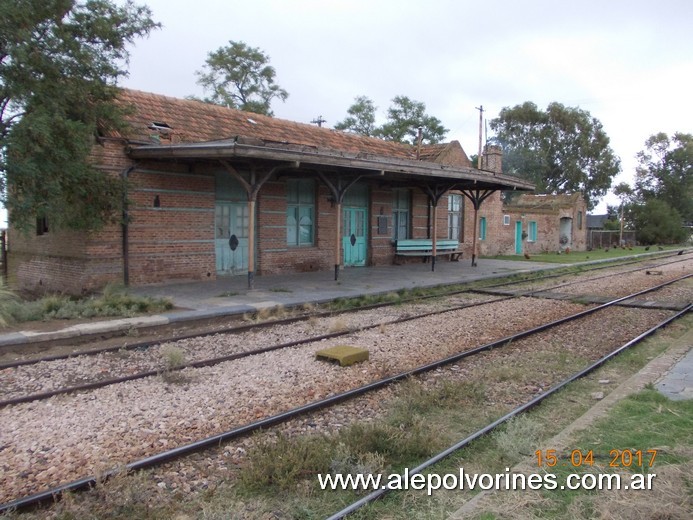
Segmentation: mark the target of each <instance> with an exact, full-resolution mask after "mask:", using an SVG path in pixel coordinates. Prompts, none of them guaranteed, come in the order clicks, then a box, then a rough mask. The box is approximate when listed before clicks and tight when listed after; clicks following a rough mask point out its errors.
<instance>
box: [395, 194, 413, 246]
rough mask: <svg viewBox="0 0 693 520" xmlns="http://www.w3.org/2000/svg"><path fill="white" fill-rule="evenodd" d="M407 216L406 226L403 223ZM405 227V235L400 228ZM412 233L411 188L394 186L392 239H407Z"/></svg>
mask: <svg viewBox="0 0 693 520" xmlns="http://www.w3.org/2000/svg"><path fill="white" fill-rule="evenodd" d="M402 217H404V218H405V222H404V226H402V224H401V220H402ZM402 228H403V229H404V236H400V234H399V230H400V229H402ZM410 235H411V190H409V189H408V188H394V189H393V190H392V240H395V241H396V240H406V239H408V238H410Z"/></svg>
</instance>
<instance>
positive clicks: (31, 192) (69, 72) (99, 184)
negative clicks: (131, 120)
mask: <svg viewBox="0 0 693 520" xmlns="http://www.w3.org/2000/svg"><path fill="white" fill-rule="evenodd" d="M156 27H158V24H155V23H154V22H153V21H152V19H151V12H150V10H149V8H147V7H142V6H137V5H135V4H133V3H132V2H129V1H128V2H125V3H122V4H121V5H115V4H114V3H112V2H110V1H108V0H86V1H81V2H80V1H76V0H3V2H2V3H0V150H1V153H0V169H1V171H2V186H1V187H2V191H3V203H4V204H5V206H6V207H7V208H8V210H9V212H10V219H11V221H12V223H13V225H14V226H16V227H18V228H20V229H28V228H30V227H32V226H33V225H34V223H35V220H34V219H35V218H36V217H47V218H48V219H49V221H50V226H51V227H52V228H55V227H66V228H73V229H93V228H97V227H99V226H101V225H103V223H105V222H107V221H109V220H113V219H115V218H116V217H117V215H118V211H117V209H119V208H120V203H121V200H122V187H121V185H120V181H119V180H118V179H116V178H114V177H111V176H109V175H108V174H106V173H104V172H102V171H101V170H98V169H96V168H95V167H93V166H92V165H91V164H90V160H89V156H90V152H91V150H92V144H93V143H94V137H95V136H96V134H97V132H98V130H99V128H104V127H111V128H118V127H120V126H122V111H121V110H119V109H117V108H116V105H115V104H114V103H113V99H114V98H115V96H116V94H117V89H116V87H115V85H116V82H117V80H118V79H119V78H120V77H122V76H125V75H126V74H127V70H126V69H125V68H124V67H125V65H126V64H127V59H128V57H129V53H128V51H127V49H126V47H127V45H128V44H130V43H132V42H133V41H134V40H135V38H136V37H140V36H146V35H147V34H149V32H150V31H151V30H152V29H154V28H156Z"/></svg>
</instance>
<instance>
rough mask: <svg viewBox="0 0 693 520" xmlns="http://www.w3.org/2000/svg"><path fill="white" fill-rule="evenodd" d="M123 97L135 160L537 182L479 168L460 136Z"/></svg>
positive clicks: (487, 185) (501, 183) (496, 185)
mask: <svg viewBox="0 0 693 520" xmlns="http://www.w3.org/2000/svg"><path fill="white" fill-rule="evenodd" d="M119 100H120V102H122V103H124V104H126V105H130V106H131V107H132V108H134V110H133V111H132V112H131V114H130V115H128V116H127V119H128V121H129V124H130V130H129V133H128V134H127V135H123V136H121V137H125V138H127V139H128V140H129V142H130V148H129V151H128V153H129V155H130V156H131V157H132V158H134V159H152V160H214V159H226V160H233V159H236V160H239V161H252V160H264V161H276V162H287V163H288V162H290V163H300V165H301V167H302V168H303V167H314V168H320V167H330V168H332V169H344V170H356V171H361V172H363V171H374V172H379V173H380V174H381V175H388V176H390V177H392V178H393V179H396V180H406V179H411V180H416V181H420V180H426V181H430V180H433V181H437V180H439V181H441V182H444V183H446V184H450V185H451V186H452V185H453V184H455V183H456V182H459V183H460V184H461V186H460V187H461V188H462V189H465V188H469V187H472V186H474V187H478V188H481V189H505V190H507V189H518V190H533V189H534V186H533V185H532V184H531V183H529V182H527V181H524V180H522V179H519V178H517V177H513V176H507V175H502V174H500V173H493V172H489V171H483V170H477V169H475V168H473V167H472V166H471V163H470V161H469V158H468V157H467V154H466V153H465V152H464V149H463V148H462V146H461V145H460V143H459V142H458V141H452V142H450V143H445V144H436V145H423V146H420V147H416V146H412V145H409V144H404V143H396V142H393V141H385V140H382V139H377V138H373V137H366V136H362V135H358V134H354V133H350V132H342V131H338V130H332V129H329V128H322V127H318V126H314V125H309V124H305V123H297V122H293V121H287V120H283V119H278V118H273V117H267V116H263V115H261V114H254V113H250V112H242V111H240V110H235V109H230V108H226V107H222V106H219V105H213V104H208V103H202V102H199V101H192V100H183V99H176V98H171V97H167V96H161V95H157V94H150V93H146V92H139V91H134V90H122V91H121V94H120V96H119ZM417 156H418V159H417Z"/></svg>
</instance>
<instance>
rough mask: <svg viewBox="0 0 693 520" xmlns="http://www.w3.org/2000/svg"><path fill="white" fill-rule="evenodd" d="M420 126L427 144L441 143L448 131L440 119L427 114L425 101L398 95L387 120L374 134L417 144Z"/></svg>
mask: <svg viewBox="0 0 693 520" xmlns="http://www.w3.org/2000/svg"><path fill="white" fill-rule="evenodd" d="M419 128H421V129H422V142H424V143H426V144H435V143H439V142H440V141H442V140H443V139H444V138H445V134H446V133H447V131H448V129H447V128H445V127H444V126H443V125H442V123H441V122H440V119H438V118H436V117H433V116H430V115H428V114H426V105H425V104H424V103H422V102H420V101H413V100H411V99H409V98H408V97H406V96H396V97H395V98H394V99H393V100H392V106H390V108H389V109H388V110H387V122H386V123H385V124H384V125H382V126H381V127H380V128H378V129H376V130H375V132H374V135H375V136H376V137H382V138H383V139H386V140H389V141H397V142H400V143H409V144H416V142H417V139H418V133H419Z"/></svg>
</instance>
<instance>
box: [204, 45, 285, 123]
mask: <svg viewBox="0 0 693 520" xmlns="http://www.w3.org/2000/svg"><path fill="white" fill-rule="evenodd" d="M268 63H269V57H268V56H267V55H266V54H265V53H264V52H262V51H261V50H260V49H258V48H255V47H249V46H248V45H246V44H245V43H243V42H235V41H233V40H231V41H229V45H228V46H227V47H220V48H219V49H217V50H216V51H214V52H210V53H209V54H208V56H207V61H206V62H205V66H204V68H203V70H201V71H198V72H197V76H198V78H199V79H198V81H197V83H198V84H199V85H201V86H202V87H203V88H204V90H205V92H211V95H210V96H209V97H207V98H205V99H204V100H203V101H205V102H207V103H213V104H215V105H222V106H227V107H230V108H237V109H239V110H245V111H247V112H255V113H256V114H263V115H266V116H272V115H273V113H272V110H271V109H270V104H271V102H272V100H273V99H274V98H278V99H281V100H282V101H284V100H286V98H287V97H289V94H288V93H287V92H286V90H284V89H283V88H281V87H279V85H276V84H275V83H274V76H275V75H276V72H275V70H274V67H272V66H270V65H269V64H268Z"/></svg>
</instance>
